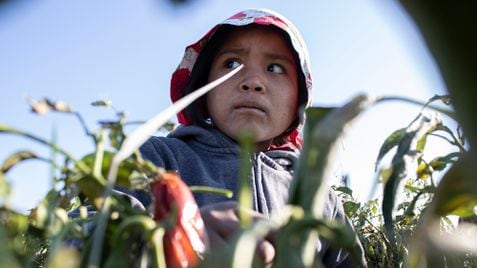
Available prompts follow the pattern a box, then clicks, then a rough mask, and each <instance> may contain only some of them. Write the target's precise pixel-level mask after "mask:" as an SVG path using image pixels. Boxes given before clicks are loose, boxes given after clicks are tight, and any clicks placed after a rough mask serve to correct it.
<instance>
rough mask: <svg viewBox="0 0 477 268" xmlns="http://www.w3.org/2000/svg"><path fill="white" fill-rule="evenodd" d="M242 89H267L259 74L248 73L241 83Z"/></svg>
mask: <svg viewBox="0 0 477 268" xmlns="http://www.w3.org/2000/svg"><path fill="white" fill-rule="evenodd" d="M240 89H242V90H244V91H247V90H249V89H252V90H254V91H257V92H261V91H264V90H265V85H264V83H263V81H262V79H261V78H260V77H259V76H258V75H248V76H247V77H246V78H245V79H244V80H243V81H242V83H241V84H240Z"/></svg>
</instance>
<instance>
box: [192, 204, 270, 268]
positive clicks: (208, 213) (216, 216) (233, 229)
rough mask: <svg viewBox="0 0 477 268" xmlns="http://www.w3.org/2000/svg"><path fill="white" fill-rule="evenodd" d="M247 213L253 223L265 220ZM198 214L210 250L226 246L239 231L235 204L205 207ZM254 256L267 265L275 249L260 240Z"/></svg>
mask: <svg viewBox="0 0 477 268" xmlns="http://www.w3.org/2000/svg"><path fill="white" fill-rule="evenodd" d="M249 212H250V215H251V216H252V218H253V220H254V221H257V220H266V219H267V217H265V216H264V215H262V214H260V213H258V212H256V211H253V210H249ZM200 213H201V215H202V219H203V220H204V224H205V227H206V229H207V234H208V236H209V242H210V248H211V249H212V250H213V249H220V248H224V247H225V246H227V244H228V242H229V240H230V239H232V238H233V237H234V235H236V234H237V232H238V231H239V229H240V222H239V218H238V203H237V202H234V201H228V202H221V203H216V204H211V205H207V206H204V207H202V208H201V209H200ZM256 254H258V256H259V257H260V259H261V261H262V262H263V263H264V264H265V265H269V264H271V263H272V261H273V258H274V257H275V248H274V246H273V244H272V243H271V242H270V241H268V240H262V241H261V242H260V243H259V244H258V245H257V249H256Z"/></svg>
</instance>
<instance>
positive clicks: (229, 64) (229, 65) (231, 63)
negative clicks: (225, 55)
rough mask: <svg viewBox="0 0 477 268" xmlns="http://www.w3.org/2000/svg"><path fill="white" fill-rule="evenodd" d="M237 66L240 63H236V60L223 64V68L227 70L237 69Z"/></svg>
mask: <svg viewBox="0 0 477 268" xmlns="http://www.w3.org/2000/svg"><path fill="white" fill-rule="evenodd" d="M239 65H240V62H238V61H237V60H227V61H226V62H225V64H224V66H225V67H226V68H229V69H234V68H237V67H239Z"/></svg>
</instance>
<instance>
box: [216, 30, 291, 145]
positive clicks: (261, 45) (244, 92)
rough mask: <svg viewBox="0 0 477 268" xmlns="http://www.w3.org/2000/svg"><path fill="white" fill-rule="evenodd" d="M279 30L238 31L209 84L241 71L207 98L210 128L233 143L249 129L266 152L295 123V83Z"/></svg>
mask: <svg viewBox="0 0 477 268" xmlns="http://www.w3.org/2000/svg"><path fill="white" fill-rule="evenodd" d="M277 31H278V30H275V29H271V28H270V27H265V26H247V27H242V28H238V29H236V30H235V31H234V32H233V33H232V34H231V35H230V36H229V37H228V38H227V39H226V40H225V42H224V43H223V44H222V46H221V47H220V48H219V50H218V52H217V55H216V56H215V58H214V59H213V61H212V66H211V69H210V74H209V81H212V80H214V79H216V78H218V77H220V76H222V75H224V74H225V73H227V72H229V71H230V70H231V69H233V68H236V67H237V66H238V65H239V64H244V68H243V69H242V70H241V71H240V72H239V73H238V74H236V75H235V76H233V77H232V78H231V79H229V80H227V81H226V82H225V83H223V84H222V85H220V86H218V87H217V88H216V89H214V90H212V91H211V92H210V93H208V95H207V109H208V112H209V115H210V117H211V118H212V122H213V123H214V125H215V126H216V127H217V128H218V129H220V130H221V131H222V132H224V133H225V134H226V135H227V136H229V137H231V138H232V139H235V140H237V139H238V138H239V136H240V134H241V133H242V131H243V130H245V129H248V130H249V131H251V132H252V133H253V134H254V137H255V139H256V141H257V142H258V145H259V148H258V149H266V148H268V147H269V145H270V143H271V142H272V140H273V139H274V138H275V137H277V136H279V135H280V134H282V133H283V132H284V131H285V130H286V129H287V128H288V127H289V126H290V124H291V123H292V121H293V120H294V119H295V117H296V111H297V98H298V81H297V71H296V70H297V66H296V63H295V60H294V57H293V51H292V49H291V48H290V46H289V44H288V42H287V40H285V38H284V37H283V36H282V35H280V34H279V33H278V32H277Z"/></svg>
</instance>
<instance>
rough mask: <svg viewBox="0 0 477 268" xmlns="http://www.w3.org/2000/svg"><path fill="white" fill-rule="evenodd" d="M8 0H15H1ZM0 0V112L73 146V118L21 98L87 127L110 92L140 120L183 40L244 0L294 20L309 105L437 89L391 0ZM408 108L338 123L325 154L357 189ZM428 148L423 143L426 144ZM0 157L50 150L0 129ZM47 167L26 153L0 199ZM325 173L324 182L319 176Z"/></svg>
mask: <svg viewBox="0 0 477 268" xmlns="http://www.w3.org/2000/svg"><path fill="white" fill-rule="evenodd" d="M13 2H15V1H13ZM17 2H19V3H18V4H9V5H4V6H0V91H1V95H2V97H1V98H0V109H1V110H0V111H1V112H0V123H1V124H7V125H10V126H12V127H15V128H19V129H22V130H28V131H30V132H32V133H36V134H37V135H39V136H41V137H44V138H46V139H51V137H52V135H53V133H56V141H57V143H58V144H59V145H60V146H62V147H64V148H65V149H66V150H67V151H70V152H72V153H73V154H74V155H75V156H77V157H81V156H82V155H84V154H86V153H89V152H91V151H92V150H93V146H92V143H91V142H90V140H89V139H88V138H87V137H86V136H85V135H84V133H83V132H82V129H81V127H80V126H79V124H78V123H77V121H76V120H75V119H74V118H73V117H69V116H65V115H58V114H49V115H46V116H41V117H40V116H37V115H34V114H32V113H29V108H28V106H27V104H26V102H25V101H24V96H25V95H28V96H30V97H32V98H35V99H40V98H42V97H49V98H51V99H53V100H62V101H65V102H67V103H68V104H70V106H72V107H73V108H74V109H75V110H77V111H80V112H81V113H82V114H83V116H84V117H85V119H86V122H87V124H88V126H89V127H90V129H96V127H97V124H96V121H97V120H99V119H113V118H114V113H113V112H112V111H111V110H104V109H101V108H94V107H91V106H90V105H89V103H91V102H92V101H94V100H97V99H104V98H107V99H110V100H111V101H112V102H113V104H114V105H115V106H116V107H117V108H118V109H120V110H124V111H127V112H128V114H129V119H130V120H146V119H148V118H150V117H152V116H153V115H155V114H156V113H158V112H159V111H160V110H162V109H164V108H165V107H167V105H169V103H170V101H169V94H168V92H169V79H170V74H171V73H172V71H173V70H174V69H175V67H176V66H177V64H178V63H179V60H180V59H181V57H182V53H183V50H184V47H185V46H186V45H188V44H190V43H192V42H194V41H196V40H197V39H198V38H199V37H201V36H202V35H203V34H205V32H206V31H208V30H209V29H210V28H211V27H212V26H213V25H215V24H216V23H217V22H219V21H221V20H223V19H225V18H226V17H228V16H230V15H232V14H234V13H236V12H237V11H240V10H242V9H245V8H250V7H265V8H269V9H272V10H275V11H277V12H279V13H282V14H283V15H285V16H286V17H288V18H289V19H290V20H291V21H292V22H294V23H295V24H296V26H297V27H298V28H299V29H300V30H301V32H302V34H303V36H304V38H305V41H306V42H307V44H308V48H309V50H310V56H311V62H312V71H313V78H314V94H313V99H314V104H315V105H327V106H329V105H338V104H343V103H344V102H345V101H347V100H349V99H350V98H351V97H352V96H355V95H356V94H358V93H361V92H366V93H369V94H374V95H389V94H392V95H401V96H409V97H413V98H416V99H420V100H422V101H425V100H427V99H428V98H430V97H432V96H433V95H434V94H444V92H445V85H444V84H443V83H442V81H441V79H440V76H439V73H438V70H437V68H436V66H435V63H434V61H433V59H432V57H431V56H430V53H429V52H428V51H427V49H426V46H425V45H424V43H423V41H422V40H421V38H420V35H419V33H418V32H417V31H416V29H415V28H414V26H413V23H412V22H411V21H410V20H409V18H408V16H407V15H406V14H405V13H404V12H403V10H402V9H401V8H400V7H399V6H398V5H397V4H396V3H395V1H351V0H342V1H316V0H307V1H300V4H299V5H298V4H292V3H291V2H290V1H289V0H275V1H264V0H262V1H257V0H255V1H251V0H249V1H246V0H242V1H222V0H195V1H191V2H192V3H191V4H190V5H186V6H184V7H174V6H172V5H170V4H169V1H165V0H161V1H159V0H156V1H152V0H143V1H126V0H114V1H113V0H105V1H92V0H84V1H60V0H51V1H17ZM418 111H419V107H415V106H411V105H408V104H400V103H392V104H391V103H389V104H380V105H378V106H376V107H374V108H372V109H371V110H369V111H367V112H365V113H364V114H363V116H362V117H360V119H359V120H357V121H356V122H355V124H354V125H353V126H352V127H351V128H350V129H349V132H348V134H347V138H346V139H344V140H343V143H342V145H343V146H342V147H341V153H340V155H339V157H338V158H337V159H336V166H337V176H338V175H340V174H341V173H343V174H347V173H348V174H349V175H350V179H351V187H352V188H353V190H354V191H355V192H356V195H357V196H358V197H359V198H360V199H361V200H366V198H368V194H369V191H370V189H371V187H372V184H373V182H374V180H375V179H374V160H375V158H376V156H377V153H378V150H379V147H380V145H381V144H382V142H383V141H384V139H385V138H386V137H387V135H389V134H390V133H391V132H392V131H394V130H396V129H398V128H401V127H404V126H406V125H407V124H408V123H409V122H410V121H411V120H412V119H413V118H414V117H415V116H416V115H417V112H418ZM438 147H439V148H440V145H439V146H435V148H438ZM0 148H1V149H0V161H3V160H4V159H5V158H6V157H7V155H8V154H10V153H13V152H15V151H17V150H20V149H30V150H33V151H34V152H37V153H38V154H41V155H43V156H45V157H49V156H50V155H49V154H50V151H49V150H47V149H45V148H44V147H42V146H37V145H35V144H34V143H32V142H27V141H25V140H24V139H22V138H19V137H14V136H5V135H1V136H0ZM49 174H50V170H49V168H48V167H47V166H46V165H45V164H44V163H40V162H35V161H30V162H25V163H24V164H23V165H21V166H18V167H16V168H15V169H13V170H12V172H11V173H9V175H8V177H7V178H8V180H9V181H10V182H11V184H12V185H13V190H14V192H13V197H12V200H11V202H12V204H13V206H14V207H15V208H17V209H18V210H21V211H26V210H27V209H28V208H31V207H33V206H34V205H35V204H36V203H37V202H38V201H39V200H40V198H42V197H43V195H44V194H45V191H46V190H47V189H48V187H50V185H51V182H50V181H49V179H48V178H49ZM330 183H332V182H330Z"/></svg>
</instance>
